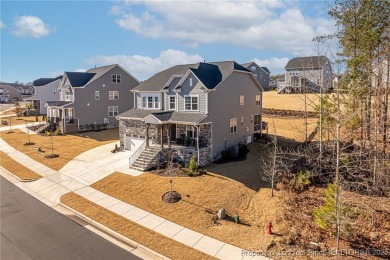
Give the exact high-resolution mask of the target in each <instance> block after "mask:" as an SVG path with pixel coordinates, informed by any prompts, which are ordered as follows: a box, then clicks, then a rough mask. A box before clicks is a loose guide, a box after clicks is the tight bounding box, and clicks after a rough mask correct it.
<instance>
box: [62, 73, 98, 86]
mask: <svg viewBox="0 0 390 260" xmlns="http://www.w3.org/2000/svg"><path fill="white" fill-rule="evenodd" d="M65 73H66V75H67V77H68V79H69V82H70V84H71V85H72V87H82V86H84V85H85V84H87V83H88V82H89V81H90V80H91V79H92V78H93V77H94V76H95V75H96V73H89V72H65Z"/></svg>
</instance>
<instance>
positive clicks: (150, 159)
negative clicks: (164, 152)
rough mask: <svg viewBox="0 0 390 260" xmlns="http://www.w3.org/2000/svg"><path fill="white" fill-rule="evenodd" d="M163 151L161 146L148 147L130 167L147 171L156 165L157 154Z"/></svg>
mask: <svg viewBox="0 0 390 260" xmlns="http://www.w3.org/2000/svg"><path fill="white" fill-rule="evenodd" d="M160 151H161V147H160V146H149V147H146V148H145V150H144V151H143V153H142V154H141V155H140V156H139V157H138V159H137V160H136V161H135V162H134V163H133V165H132V166H130V168H132V169H135V170H138V171H146V170H148V169H150V168H152V167H153V166H155V159H156V156H157V154H158V153H159V152H160Z"/></svg>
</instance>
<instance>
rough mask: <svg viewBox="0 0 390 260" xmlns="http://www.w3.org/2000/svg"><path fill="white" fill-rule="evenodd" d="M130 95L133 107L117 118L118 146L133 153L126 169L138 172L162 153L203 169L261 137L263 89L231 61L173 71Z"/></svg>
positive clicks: (136, 88)
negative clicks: (192, 160) (173, 152)
mask: <svg viewBox="0 0 390 260" xmlns="http://www.w3.org/2000/svg"><path fill="white" fill-rule="evenodd" d="M132 92H133V93H134V99H135V107H134V108H133V109H130V110H128V111H126V112H124V113H122V114H120V115H119V116H118V118H119V132H120V143H121V146H122V147H124V148H125V149H129V150H133V149H134V150H136V153H135V156H133V157H134V158H130V166H131V167H133V168H135V169H138V170H146V169H148V168H149V167H150V166H151V163H152V160H153V157H154V156H156V155H157V154H158V153H160V152H164V148H166V147H174V148H175V150H176V151H177V153H178V156H179V157H181V158H182V159H184V160H189V157H191V156H192V155H195V156H196V157H197V160H198V164H199V165H201V166H203V165H206V164H209V163H210V162H212V161H214V160H215V159H217V158H219V157H220V155H221V152H222V151H224V150H226V149H229V148H235V149H236V150H237V146H238V144H239V143H250V142H252V141H253V139H254V133H261V128H262V127H261V114H262V93H263V88H262V86H261V85H260V83H259V82H258V81H257V79H256V77H255V76H254V75H253V73H252V72H251V71H249V70H248V69H246V68H245V67H243V66H241V65H239V64H237V63H236V62H234V61H226V62H209V63H197V64H185V65H177V66H174V67H171V68H169V69H167V70H164V71H162V72H159V73H157V74H156V75H154V76H152V77H151V78H149V79H148V80H146V81H144V82H142V83H141V84H140V85H138V86H137V87H135V88H134V89H133V90H132ZM144 153H147V154H149V155H151V156H146V157H145V156H142V155H143V154H144ZM138 156H141V157H139V158H138ZM137 158H138V159H137Z"/></svg>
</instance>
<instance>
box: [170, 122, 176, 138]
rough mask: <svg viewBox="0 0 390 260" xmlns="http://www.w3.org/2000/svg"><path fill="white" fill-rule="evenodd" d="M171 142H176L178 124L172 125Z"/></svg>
mask: <svg viewBox="0 0 390 260" xmlns="http://www.w3.org/2000/svg"><path fill="white" fill-rule="evenodd" d="M171 142H176V124H172V125H171Z"/></svg>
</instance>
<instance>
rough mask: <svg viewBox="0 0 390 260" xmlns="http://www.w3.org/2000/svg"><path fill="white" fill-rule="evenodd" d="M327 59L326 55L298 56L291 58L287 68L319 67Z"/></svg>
mask: <svg viewBox="0 0 390 260" xmlns="http://www.w3.org/2000/svg"><path fill="white" fill-rule="evenodd" d="M327 60H328V58H327V57H325V56H309V57H297V58H293V59H291V60H289V62H287V65H286V67H285V69H304V68H308V69H318V68H320V66H321V65H323V64H324V62H325V61H327Z"/></svg>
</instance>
